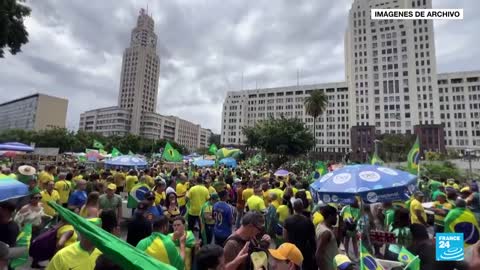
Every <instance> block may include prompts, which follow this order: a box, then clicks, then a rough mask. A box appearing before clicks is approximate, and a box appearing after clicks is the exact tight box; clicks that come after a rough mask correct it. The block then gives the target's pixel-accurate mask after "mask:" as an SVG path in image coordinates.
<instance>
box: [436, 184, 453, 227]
mask: <svg viewBox="0 0 480 270" xmlns="http://www.w3.org/2000/svg"><path fill="white" fill-rule="evenodd" d="M452 208H453V206H452V204H451V203H449V202H448V201H447V195H446V194H445V193H443V192H437V193H436V197H435V201H434V202H433V208H432V209H431V210H432V211H433V212H434V213H435V221H434V230H435V233H442V232H443V231H444V230H445V217H446V216H447V213H448V211H449V210H451V209H452Z"/></svg>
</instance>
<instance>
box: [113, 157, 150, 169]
mask: <svg viewBox="0 0 480 270" xmlns="http://www.w3.org/2000/svg"><path fill="white" fill-rule="evenodd" d="M105 164H106V165H109V166H128V167H145V166H147V162H146V161H145V160H143V159H141V158H138V157H135V156H129V155H124V156H118V157H114V158H112V159H109V160H107V161H105Z"/></svg>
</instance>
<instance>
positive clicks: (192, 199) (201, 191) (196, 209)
mask: <svg viewBox="0 0 480 270" xmlns="http://www.w3.org/2000/svg"><path fill="white" fill-rule="evenodd" d="M209 198H210V193H209V191H208V189H207V188H206V187H205V186H204V185H203V179H202V178H201V177H197V184H196V185H195V186H193V187H191V188H190V190H189V191H188V193H187V200H188V202H189V203H190V207H189V208H188V230H190V231H193V229H194V227H195V225H196V223H197V222H198V223H200V210H201V207H202V205H203V204H204V203H205V202H206V201H207V200H208V199H209Z"/></svg>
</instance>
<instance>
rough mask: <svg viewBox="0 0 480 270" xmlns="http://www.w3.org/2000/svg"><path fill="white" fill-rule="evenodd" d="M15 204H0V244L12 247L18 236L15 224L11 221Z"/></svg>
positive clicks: (5, 202) (17, 228) (4, 202)
mask: <svg viewBox="0 0 480 270" xmlns="http://www.w3.org/2000/svg"><path fill="white" fill-rule="evenodd" d="M14 212H15V204H13V203H11V202H9V201H3V202H0V232H2V233H0V242H3V243H5V244H7V245H9V246H10V247H14V246H15V244H16V240H17V235H18V234H19V232H20V231H19V227H18V225H17V223H15V222H14V221H13V220H12V217H13V213H14Z"/></svg>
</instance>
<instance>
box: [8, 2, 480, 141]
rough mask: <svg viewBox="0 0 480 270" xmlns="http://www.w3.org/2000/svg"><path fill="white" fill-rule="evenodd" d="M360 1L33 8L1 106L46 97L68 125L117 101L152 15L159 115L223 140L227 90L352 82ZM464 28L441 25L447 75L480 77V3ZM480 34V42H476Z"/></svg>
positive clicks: (469, 7)
mask: <svg viewBox="0 0 480 270" xmlns="http://www.w3.org/2000/svg"><path fill="white" fill-rule="evenodd" d="M352 2H353V1H352V0H335V1H333V0H321V1H320V0H309V1H307V0H304V1H291V0H275V1H271V0H255V1H237V0H203V1H201V0H191V1H186V0H175V1H154V0H150V1H148V0H138V1H137V0H135V1H133V0H130V1H126V0H108V1H107V0H101V1H80V0H72V1H70V0H68V1H67V0H27V3H28V4H29V5H30V6H31V7H32V14H31V17H29V19H28V20H27V21H26V25H27V28H28V32H29V34H30V42H29V43H28V44H27V45H26V46H24V47H23V48H22V50H23V52H22V53H19V54H17V55H16V56H11V55H10V54H9V53H6V57H5V58H4V59H1V58H0V102H4V101H8V100H10V99H14V98H19V97H22V96H25V95H28V94H32V93H36V92H40V93H45V94H49V95H54V96H59V97H64V98H68V100H69V104H68V115H67V127H68V128H70V129H77V128H78V121H79V116H80V113H81V112H83V111H85V110H90V109H95V108H99V107H105V106H114V105H116V103H117V93H118V88H119V81H120V67H121V61H122V53H123V50H124V49H125V48H126V47H127V46H128V44H129V39H130V37H129V36H130V31H131V30H132V28H133V27H134V26H135V23H136V18H137V15H138V11H139V9H140V8H142V7H146V6H147V3H148V8H149V10H148V12H149V13H151V14H152V16H153V18H154V20H155V32H156V33H157V35H158V38H159V42H158V44H159V46H158V47H159V48H158V52H159V54H160V61H161V65H160V82H159V91H158V104H157V111H158V112H160V113H162V114H172V115H177V116H179V117H182V118H185V119H187V120H190V121H192V122H195V123H200V124H201V125H202V126H203V127H206V128H210V129H212V130H213V131H214V132H216V133H219V132H220V122H221V110H222V102H223V100H224V97H225V93H226V92H227V91H228V90H239V89H240V88H241V81H242V79H241V78H242V73H243V74H244V83H243V85H244V88H255V86H256V85H257V86H258V87H275V86H283V85H294V84H296V80H297V78H296V77H297V76H296V74H297V69H298V70H299V71H300V83H321V82H336V81H343V80H344V56H343V48H344V45H343V40H344V38H343V37H344V31H345V28H346V22H347V14H348V10H349V8H350V5H351V3H352ZM434 7H435V8H463V9H464V20H463V21H436V22H435V42H436V50H437V65H438V71H439V72H452V71H466V70H480V46H478V44H479V41H480V37H479V35H478V31H479V30H478V29H479V28H480V16H478V11H479V10H480V9H479V7H480V1H474V0H463V1H459V0H455V1H454V0H434ZM475 33H476V34H475Z"/></svg>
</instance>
